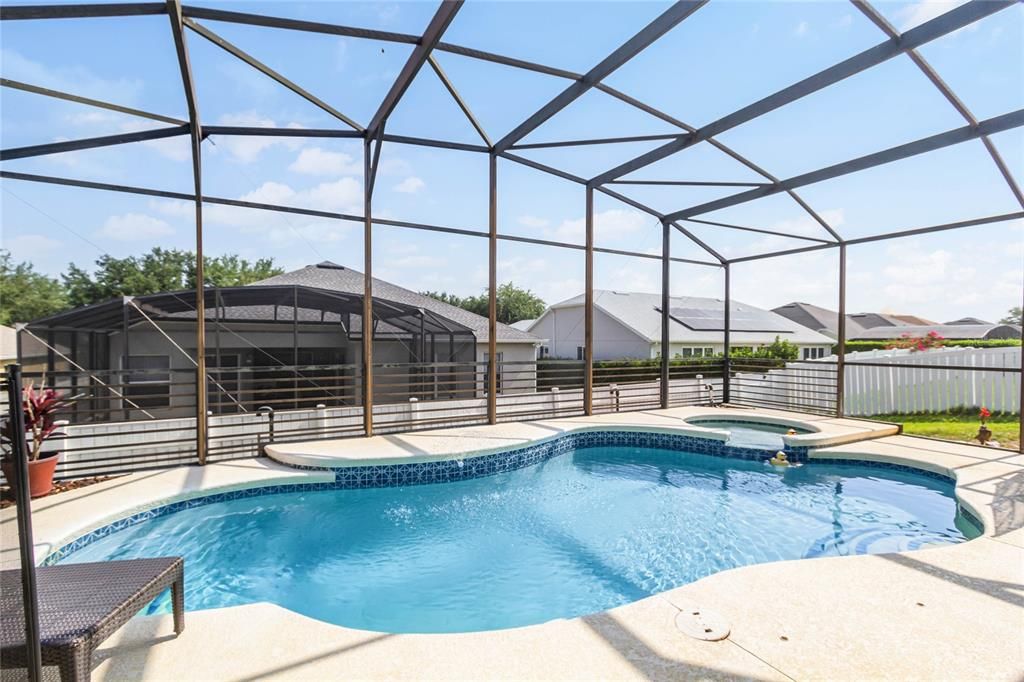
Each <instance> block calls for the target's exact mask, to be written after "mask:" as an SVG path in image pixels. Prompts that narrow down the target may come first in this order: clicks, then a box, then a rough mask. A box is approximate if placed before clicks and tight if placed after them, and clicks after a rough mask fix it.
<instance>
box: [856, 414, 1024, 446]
mask: <svg viewBox="0 0 1024 682" xmlns="http://www.w3.org/2000/svg"><path fill="white" fill-rule="evenodd" d="M871 419H877V420H879V421H886V422H894V423H896V424H903V433H906V434H908V435H911V436H929V437H931V438H942V439H943V440H962V441H972V442H975V443H976V442H977V441H976V440H975V438H974V437H975V436H976V435H977V433H978V426H979V424H980V422H979V420H978V415H977V414H976V413H975V412H971V413H969V414H965V413H946V414H880V415H876V416H874V417H871ZM988 427H989V428H990V429H992V440H996V441H999V445H1000V446H1001V447H1004V448H1009V449H1011V450H1016V449H1018V448H1019V447H1020V415H1018V414H996V415H992V417H991V418H990V419H989V420H988Z"/></svg>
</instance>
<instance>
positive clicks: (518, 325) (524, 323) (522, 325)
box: [509, 317, 537, 332]
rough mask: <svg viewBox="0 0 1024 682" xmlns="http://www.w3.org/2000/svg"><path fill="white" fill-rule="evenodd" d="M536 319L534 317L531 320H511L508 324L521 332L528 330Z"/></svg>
mask: <svg viewBox="0 0 1024 682" xmlns="http://www.w3.org/2000/svg"><path fill="white" fill-rule="evenodd" d="M536 321H537V318H536V317H535V318H533V319H532V320H519V321H518V322H513V323H512V324H510V325H509V326H510V327H512V328H513V329H518V330H519V331H521V332H528V331H530V327H532V326H533V323H534V322H536Z"/></svg>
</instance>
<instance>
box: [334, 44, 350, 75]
mask: <svg viewBox="0 0 1024 682" xmlns="http://www.w3.org/2000/svg"><path fill="white" fill-rule="evenodd" d="M346 66H348V43H346V42H345V39H344V38H338V43H337V44H336V45H335V46H334V68H335V69H336V70H338V71H344V70H345V67H346Z"/></svg>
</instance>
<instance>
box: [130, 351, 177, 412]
mask: <svg viewBox="0 0 1024 682" xmlns="http://www.w3.org/2000/svg"><path fill="white" fill-rule="evenodd" d="M122 365H124V369H126V370H130V371H129V372H126V373H125V377H124V384H125V387H124V391H123V392H124V396H125V397H126V398H128V399H129V400H131V401H132V402H133V403H135V405H138V406H139V407H140V408H143V409H144V408H148V407H170V405H171V372H170V369H171V358H170V356H168V355H130V356H128V358H127V362H125V361H124V360H122ZM161 370H162V371H161ZM125 402H126V403H127V401H125ZM127 406H128V407H134V406H133V405H131V404H128V405H127Z"/></svg>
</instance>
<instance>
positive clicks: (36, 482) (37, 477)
mask: <svg viewBox="0 0 1024 682" xmlns="http://www.w3.org/2000/svg"><path fill="white" fill-rule="evenodd" d="M58 459H60V457H59V456H57V455H53V456H52V457H46V458H44V459H37V460H35V461H30V462H29V463H28V493H29V496H30V497H42V496H43V495H48V494H49V493H50V491H51V490H53V472H54V471H56V469H57V460H58ZM3 472H4V478H6V479H7V484H8V485H12V484H13V482H14V462H13V461H12V460H10V459H5V460H3Z"/></svg>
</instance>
